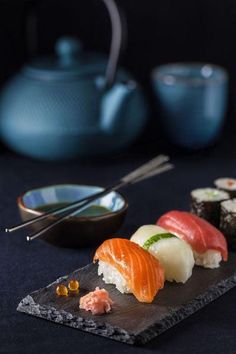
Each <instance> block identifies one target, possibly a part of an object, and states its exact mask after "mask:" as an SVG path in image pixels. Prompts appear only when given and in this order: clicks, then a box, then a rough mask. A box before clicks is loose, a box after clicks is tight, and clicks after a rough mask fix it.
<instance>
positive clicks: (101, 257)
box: [93, 238, 164, 303]
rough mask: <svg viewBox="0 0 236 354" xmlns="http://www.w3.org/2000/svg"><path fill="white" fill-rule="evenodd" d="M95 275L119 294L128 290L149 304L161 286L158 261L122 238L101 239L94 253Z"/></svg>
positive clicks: (161, 280) (162, 277)
mask: <svg viewBox="0 0 236 354" xmlns="http://www.w3.org/2000/svg"><path fill="white" fill-rule="evenodd" d="M93 260H94V262H96V261H98V275H103V280H104V282H105V283H106V284H114V285H115V286H116V288H117V289H118V290H119V291H120V292H121V293H132V294H134V296H135V297H136V299H137V300H138V301H140V302H147V303H150V302H152V301H153V299H154V297H155V296H156V294H157V293H158V291H159V290H160V289H162V288H163V286H164V270H163V268H162V266H161V264H160V262H159V261H158V260H157V259H156V258H154V257H153V256H152V255H151V254H149V253H148V252H147V251H145V250H144V249H143V248H142V247H140V246H138V245H136V244H135V243H133V242H131V241H129V240H126V239H123V238H113V239H110V240H106V241H104V242H103V243H102V244H101V246H99V247H98V249H97V250H96V253H95V256H94V259H93Z"/></svg>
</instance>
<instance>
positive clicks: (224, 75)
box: [151, 61, 229, 86]
mask: <svg viewBox="0 0 236 354" xmlns="http://www.w3.org/2000/svg"><path fill="white" fill-rule="evenodd" d="M204 66H210V67H211V68H213V69H214V70H216V71H218V72H219V73H220V77H218V78H206V79H205V78H203V77H199V78H197V79H195V78H191V77H178V78H176V77H175V81H176V82H177V83H182V84H191V85H204V86H206V85H209V84H215V83H222V82H227V81H228V77H229V76H228V72H227V70H226V69H225V68H224V67H223V66H221V65H218V64H213V63H211V62H201V61H199V62H198V61H179V62H173V63H171V62H170V63H165V64H160V65H158V66H156V67H154V68H153V69H152V70H151V78H152V80H153V81H156V80H160V81H163V82H164V81H165V77H166V76H168V75H169V76H175V75H174V74H165V73H163V72H162V71H163V69H164V70H165V69H173V68H182V67H188V68H190V67H192V68H193V67H195V68H201V67H204Z"/></svg>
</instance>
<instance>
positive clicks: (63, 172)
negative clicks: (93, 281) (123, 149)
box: [0, 136, 236, 354]
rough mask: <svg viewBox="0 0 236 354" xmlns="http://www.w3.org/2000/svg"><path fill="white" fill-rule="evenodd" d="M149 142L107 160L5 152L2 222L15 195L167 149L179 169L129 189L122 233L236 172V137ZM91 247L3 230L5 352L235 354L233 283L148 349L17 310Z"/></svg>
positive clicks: (121, 168) (0, 347)
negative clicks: (183, 145)
mask: <svg viewBox="0 0 236 354" xmlns="http://www.w3.org/2000/svg"><path fill="white" fill-rule="evenodd" d="M145 145H146V144H143V145H142V146H141V147H137V148H133V149H132V151H129V152H127V153H121V154H118V155H116V156H113V157H110V158H107V159H96V160H93V161H86V160H77V161H70V162H55V163H49V162H38V161H33V160H30V159H27V158H24V157H20V156H17V155H15V154H13V153H10V152H7V151H5V152H4V151H2V152H1V154H0V225H1V226H2V225H12V224H14V223H16V222H18V221H19V216H18V211H17V207H16V197H17V196H18V195H19V194H20V193H22V192H23V191H25V190H27V189H30V188H34V187H39V186H42V185H49V184H56V183H65V182H66V183H67V182H68V183H69V182H73V183H81V184H92V185H102V186H105V185H106V184H109V183H110V182H113V181H114V180H116V179H117V178H119V177H121V176H122V175H123V174H124V173H126V172H128V171H129V170H130V169H132V168H134V167H137V166H138V165H139V164H141V163H143V162H144V161H145V160H147V159H148V158H150V157H152V156H154V155H155V154H157V153H160V152H166V151H167V152H168V153H170V155H171V156H172V160H173V162H174V163H175V165H176V168H175V170H173V171H171V172H168V173H166V174H165V175H163V176H158V177H156V178H154V179H152V180H149V181H145V182H143V183H142V185H139V186H132V187H129V188H127V189H126V190H125V195H126V196H127V197H128V199H129V203H130V207H129V211H128V214H127V218H126V222H125V224H124V225H123V227H122V229H121V230H120V231H119V232H118V235H120V236H125V237H127V236H129V235H130V234H131V233H132V232H133V231H134V230H136V228H137V227H138V226H140V225H142V224H149V223H153V222H154V221H155V220H156V219H157V217H158V216H160V215H161V214H162V213H164V212H166V211H167V210H170V209H188V207H189V192H190V190H191V189H193V188H195V187H200V186H202V187H204V186H210V185H211V184H212V181H213V180H214V179H215V178H217V177H219V176H236V163H235V162H236V146H235V143H234V137H233V136H232V137H231V138H230V139H228V138H225V139H223V140H221V141H220V142H219V143H218V144H217V145H216V146H215V147H212V148H210V149H207V150H204V151H201V152H196V153H189V152H183V151H180V150H176V149H174V148H165V149H164V148H163V147H161V146H159V147H157V146H156V144H155V142H152V143H150V144H149V149H148V151H149V152H148V153H147V152H145V151H147V149H146V146H145ZM234 146H235V147H234ZM93 252H94V249H93V248H90V249H78V250H76V249H59V248H56V247H54V246H52V245H49V244H47V243H45V242H43V241H40V240H35V241H34V242H32V243H31V244H29V243H27V242H26V241H25V233H24V232H18V233H13V234H1V235H0V266H1V272H0V274H1V276H0V280H1V281H0V353H4V354H8V353H24V354H27V353H34V354H35V353H52V354H54V353H55V354H61V353H63V354H64V353H92V352H94V353H103V354H107V353H109V354H110V353H120V352H122V353H152V352H156V353H172V354H173V353H182V354H183V353H191V354H193V353H213V352H214V353H215V354H216V353H221V354H222V353H236V336H235V333H236V306H235V299H236V288H235V289H232V290H230V291H229V292H228V293H226V294H225V295H224V296H222V297H221V298H219V299H218V300H216V301H214V302H213V303H211V304H210V305H208V306H206V307H205V308H203V309H202V310H200V311H198V312H197V313H195V314H194V315H193V316H191V317H189V318H188V319H186V320H184V321H183V322H181V323H179V324H178V325H176V326H175V327H174V328H172V329H170V330H168V331H167V332H165V333H164V334H162V335H161V336H160V337H158V338H156V339H154V340H153V341H151V342H149V343H148V344H146V345H145V346H143V347H131V346H128V345H126V344H121V343H118V342H114V341H111V340H109V339H106V338H102V337H98V336H94V335H92V334H86V333H84V332H81V331H78V330H75V329H72V328H69V327H65V326H61V325H56V324H54V323H50V322H47V321H44V320H41V319H38V318H36V317H31V316H27V315H25V314H22V313H18V312H16V307H17V304H18V303H19V301H20V300H21V299H22V298H23V297H24V296H25V295H27V294H28V293H30V292H31V291H33V290H36V289H38V288H40V287H43V286H45V285H46V284H48V283H50V282H52V281H53V280H55V279H56V278H58V277H59V276H61V275H64V274H67V273H69V272H71V271H73V270H74V269H76V268H79V267H82V266H84V265H86V264H87V263H89V262H91V257H92V255H93Z"/></svg>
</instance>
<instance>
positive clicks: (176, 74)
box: [152, 63, 228, 149]
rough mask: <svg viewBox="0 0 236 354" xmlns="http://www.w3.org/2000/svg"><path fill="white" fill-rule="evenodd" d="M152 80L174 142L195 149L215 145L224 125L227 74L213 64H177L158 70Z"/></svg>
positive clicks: (158, 68)
mask: <svg viewBox="0 0 236 354" xmlns="http://www.w3.org/2000/svg"><path fill="white" fill-rule="evenodd" d="M152 80H153V86H154V90H155V94H156V96H157V100H158V104H159V106H160V109H161V117H162V125H163V128H164V130H165V132H166V134H167V136H168V137H169V138H170V140H171V141H172V142H173V143H174V144H177V145H180V146H183V147H187V148H192V149H198V148H203V147H206V146H207V145H209V144H211V143H213V142H214V141H215V139H216V138H217V137H218V135H219V133H220V131H221V128H222V126H223V122H224V115H225V111H226V105H227V93H228V75H227V72H226V71H225V70H224V69H223V68H221V67H219V66H216V65H212V64H201V63H176V64H167V65H162V66H160V67H157V68H156V69H155V70H154V71H153V75H152Z"/></svg>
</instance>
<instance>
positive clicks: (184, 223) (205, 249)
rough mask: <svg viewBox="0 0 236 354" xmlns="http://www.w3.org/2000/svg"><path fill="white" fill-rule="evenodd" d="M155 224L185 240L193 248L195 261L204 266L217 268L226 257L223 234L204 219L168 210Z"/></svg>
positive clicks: (226, 251) (183, 212) (225, 244)
mask: <svg viewBox="0 0 236 354" xmlns="http://www.w3.org/2000/svg"><path fill="white" fill-rule="evenodd" d="M157 225H159V226H161V227H164V228H165V229H166V230H168V231H169V232H171V233H173V234H175V235H176V236H178V237H179V238H181V239H183V240H185V241H186V242H187V243H188V244H189V245H190V246H191V247H192V250H193V254H194V258H195V263H196V264H197V265H201V266H203V267H205V268H217V267H219V264H220V262H221V260H222V258H223V260H224V261H227V259H228V249H227V243H226V240H225V237H224V235H223V234H222V233H221V232H220V231H219V230H218V229H216V228H215V227H214V226H213V225H211V224H210V223H209V222H207V221H206V220H204V219H202V218H200V217H198V216H196V215H193V214H191V213H188V212H185V211H177V210H173V211H170V212H168V213H166V214H164V215H163V216H161V217H160V219H159V220H158V221H157Z"/></svg>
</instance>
